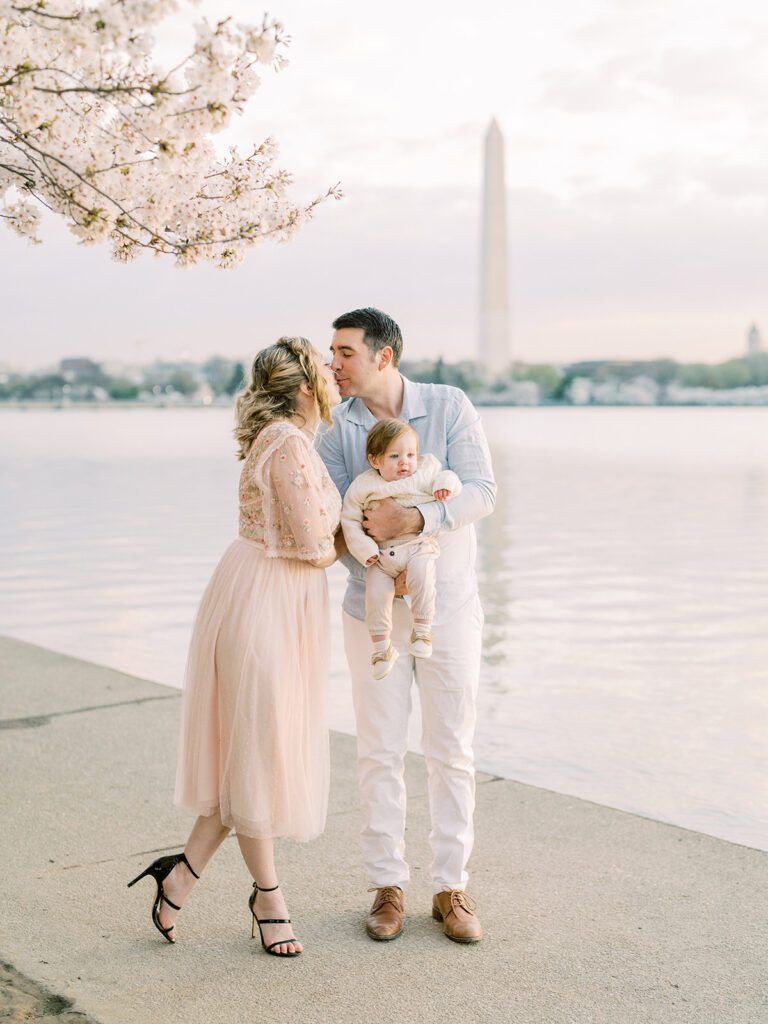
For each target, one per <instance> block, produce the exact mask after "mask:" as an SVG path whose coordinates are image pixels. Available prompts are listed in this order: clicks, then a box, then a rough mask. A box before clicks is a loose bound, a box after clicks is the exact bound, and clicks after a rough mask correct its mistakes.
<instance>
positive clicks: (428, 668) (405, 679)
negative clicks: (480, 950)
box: [343, 597, 483, 892]
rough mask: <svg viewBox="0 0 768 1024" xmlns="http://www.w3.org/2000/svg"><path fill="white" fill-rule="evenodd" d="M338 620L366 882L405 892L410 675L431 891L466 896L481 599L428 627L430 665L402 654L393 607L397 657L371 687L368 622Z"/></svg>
mask: <svg viewBox="0 0 768 1024" xmlns="http://www.w3.org/2000/svg"><path fill="white" fill-rule="evenodd" d="M343 620H344V646H345V649H346V653H347V661H348V663H349V669H350V673H351V675H352V693H353V698H354V703H355V715H356V717H357V758H358V760H357V764H358V782H359V787H360V803H361V809H362V815H363V825H362V833H361V838H362V852H363V860H364V862H365V867H366V871H367V873H368V878H369V881H370V884H371V885H372V886H376V887H377V888H380V887H381V886H385V885H399V886H400V888H401V889H407V887H408V879H409V871H408V865H407V863H406V861H405V806H406V793H405V782H404V778H403V773H404V758H405V754H406V750H407V736H408V717H409V715H410V712H411V686H412V684H413V678H414V674H415V678H416V682H417V684H418V687H419V695H420V699H421V711H422V728H423V731H422V745H423V749H424V757H425V759H426V763H427V777H428V785H429V811H430V817H431V822H432V829H431V831H430V834H429V842H430V846H431V848H432V863H431V865H430V873H431V876H432V886H433V891H434V892H441V891H442V890H443V889H464V888H466V885H467V881H468V879H469V875H468V874H467V870H466V865H467V861H468V860H469V855H470V853H471V852H472V844H473V841H474V829H473V825H472V815H473V812H474V809H475V771H474V758H473V754H472V739H473V736H474V731H475V698H476V696H477V684H478V677H479V673H480V653H481V642H482V625H483V612H482V608H481V607H480V599H479V598H478V597H475V598H474V599H473V600H471V601H470V602H469V604H467V605H466V607H465V608H463V609H462V611H461V612H459V613H458V614H457V615H456V616H454V618H453V619H452V620H450V621H449V622H445V623H440V624H439V625H436V626H434V627H433V633H432V657H431V658H413V657H412V656H411V655H410V654H409V653H408V641H409V638H410V632H411V612H410V609H409V608H408V605H407V604H406V602H405V601H403V600H399V599H398V600H396V601H395V602H394V608H393V628H392V643H393V644H394V646H395V647H396V648H397V650H398V652H399V655H400V656H399V658H398V660H397V661H396V662H395V665H394V668H393V669H392V671H391V672H390V673H389V675H388V676H387V677H386V678H385V679H382V680H379V681H378V682H377V681H376V680H374V679H373V678H372V677H371V650H372V648H371V639H370V636H369V635H368V629H367V627H366V624H365V623H364V622H360V621H359V620H358V619H354V618H352V616H351V615H348V614H347V613H346V612H345V613H344V614H343Z"/></svg>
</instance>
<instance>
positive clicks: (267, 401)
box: [235, 338, 332, 459]
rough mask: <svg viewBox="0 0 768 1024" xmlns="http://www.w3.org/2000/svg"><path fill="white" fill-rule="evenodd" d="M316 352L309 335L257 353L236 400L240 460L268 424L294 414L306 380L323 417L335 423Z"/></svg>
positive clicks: (287, 340)
mask: <svg viewBox="0 0 768 1024" xmlns="http://www.w3.org/2000/svg"><path fill="white" fill-rule="evenodd" d="M313 353H314V350H313V348H312V346H311V344H310V343H309V342H308V341H307V339H306V338H279V339H278V340H277V341H276V342H275V344H274V345H270V346H269V347H268V348H263V349H262V350H261V352H258V353H257V355H256V358H255V359H254V361H253V366H252V367H251V382H250V384H249V385H248V387H247V388H246V389H245V391H242V392H241V393H240V394H239V395H238V396H237V401H236V402H235V421H236V426H235V439H236V440H237V443H238V445H239V448H238V452H237V457H238V459H244V458H246V456H247V455H248V452H249V451H250V448H251V445H252V444H253V442H254V440H255V438H256V437H257V436H258V435H259V433H260V432H261V431H262V430H263V429H264V427H266V425H267V424H268V423H272V422H273V421H274V420H284V419H290V417H291V416H292V415H294V413H295V412H296V408H295V406H296V396H297V394H298V391H299V388H300V386H301V385H302V384H304V383H305V382H306V383H307V384H309V386H310V388H311V389H312V394H313V395H314V397H315V403H316V405H317V411H318V413H319V414H320V418H321V419H322V420H323V421H324V422H325V423H331V422H332V420H331V403H330V400H329V397H328V389H327V387H326V384H325V380H324V379H323V377H322V376H321V375H320V373H319V372H318V369H317V364H316V363H315V360H314V358H313Z"/></svg>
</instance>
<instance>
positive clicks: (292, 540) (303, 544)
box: [261, 434, 334, 561]
mask: <svg viewBox="0 0 768 1024" xmlns="http://www.w3.org/2000/svg"><path fill="white" fill-rule="evenodd" d="M315 458H316V456H315V455H314V454H313V452H312V449H311V448H310V446H309V443H308V442H307V441H305V440H304V439H303V438H301V437H298V436H297V435H296V434H289V435H288V436H287V437H286V438H285V439H284V440H283V441H282V442H281V443H280V445H279V446H278V447H277V448H275V450H274V451H273V452H272V453H271V455H270V456H269V458H268V459H267V460H266V462H265V465H264V467H263V468H262V470H261V479H262V481H263V485H264V492H265V493H264V499H265V511H266V535H267V537H266V539H267V554H269V555H272V556H273V557H277V558H298V559H301V560H302V561H316V560H317V559H320V558H322V557H323V556H325V555H326V554H327V553H328V551H329V550H330V549H331V548H332V547H333V534H334V531H333V529H332V523H331V520H330V516H329V513H328V508H327V504H326V499H325V495H324V493H323V488H322V483H321V480H320V475H319V474H318V472H317V467H316V466H315V465H314V459H315Z"/></svg>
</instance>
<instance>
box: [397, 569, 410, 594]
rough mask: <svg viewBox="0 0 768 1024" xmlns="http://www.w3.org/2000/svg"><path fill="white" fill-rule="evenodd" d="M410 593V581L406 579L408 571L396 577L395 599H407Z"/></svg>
mask: <svg viewBox="0 0 768 1024" xmlns="http://www.w3.org/2000/svg"><path fill="white" fill-rule="evenodd" d="M407 593H408V579H407V577H406V570H405V569H403V571H402V572H401V573H400V574H399V575H397V576H395V597H405V595H406V594H407Z"/></svg>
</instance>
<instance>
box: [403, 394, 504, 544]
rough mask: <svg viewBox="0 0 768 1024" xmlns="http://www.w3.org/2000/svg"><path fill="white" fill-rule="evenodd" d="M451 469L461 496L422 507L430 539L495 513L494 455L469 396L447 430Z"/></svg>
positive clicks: (449, 465)
mask: <svg viewBox="0 0 768 1024" xmlns="http://www.w3.org/2000/svg"><path fill="white" fill-rule="evenodd" d="M447 441H448V450H447V458H448V468H449V469H452V470H453V472H454V473H455V474H456V475H457V476H458V478H459V479H460V480H461V482H462V484H463V487H462V491H461V494H457V495H456V496H455V497H452V498H451V499H450V501H447V502H445V501H430V502H426V503H425V504H423V505H419V506H417V507H418V510H419V512H421V514H422V516H423V518H424V528H423V531H422V532H423V533H424V535H425V536H430V535H433V534H436V533H438V531H440V530H458V529H459V528H460V527H462V526H469V524H470V523H475V522H477V520H478V519H483V518H484V517H485V516H489V515H490V514H491V512H493V508H494V505H495V504H496V481H495V480H494V478H493V468H492V466H491V453H490V451H489V450H488V442H487V440H486V437H485V431H484V430H483V425H482V423H481V422H480V416H479V415H478V412H477V409H475V407H474V406H473V405H472V403H471V402H470V400H469V399H468V398H467V397H466V395H462V398H461V405H460V406H459V408H458V410H457V414H456V416H455V418H454V420H453V422H452V423H451V424H450V425H449V427H448V438H447Z"/></svg>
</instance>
